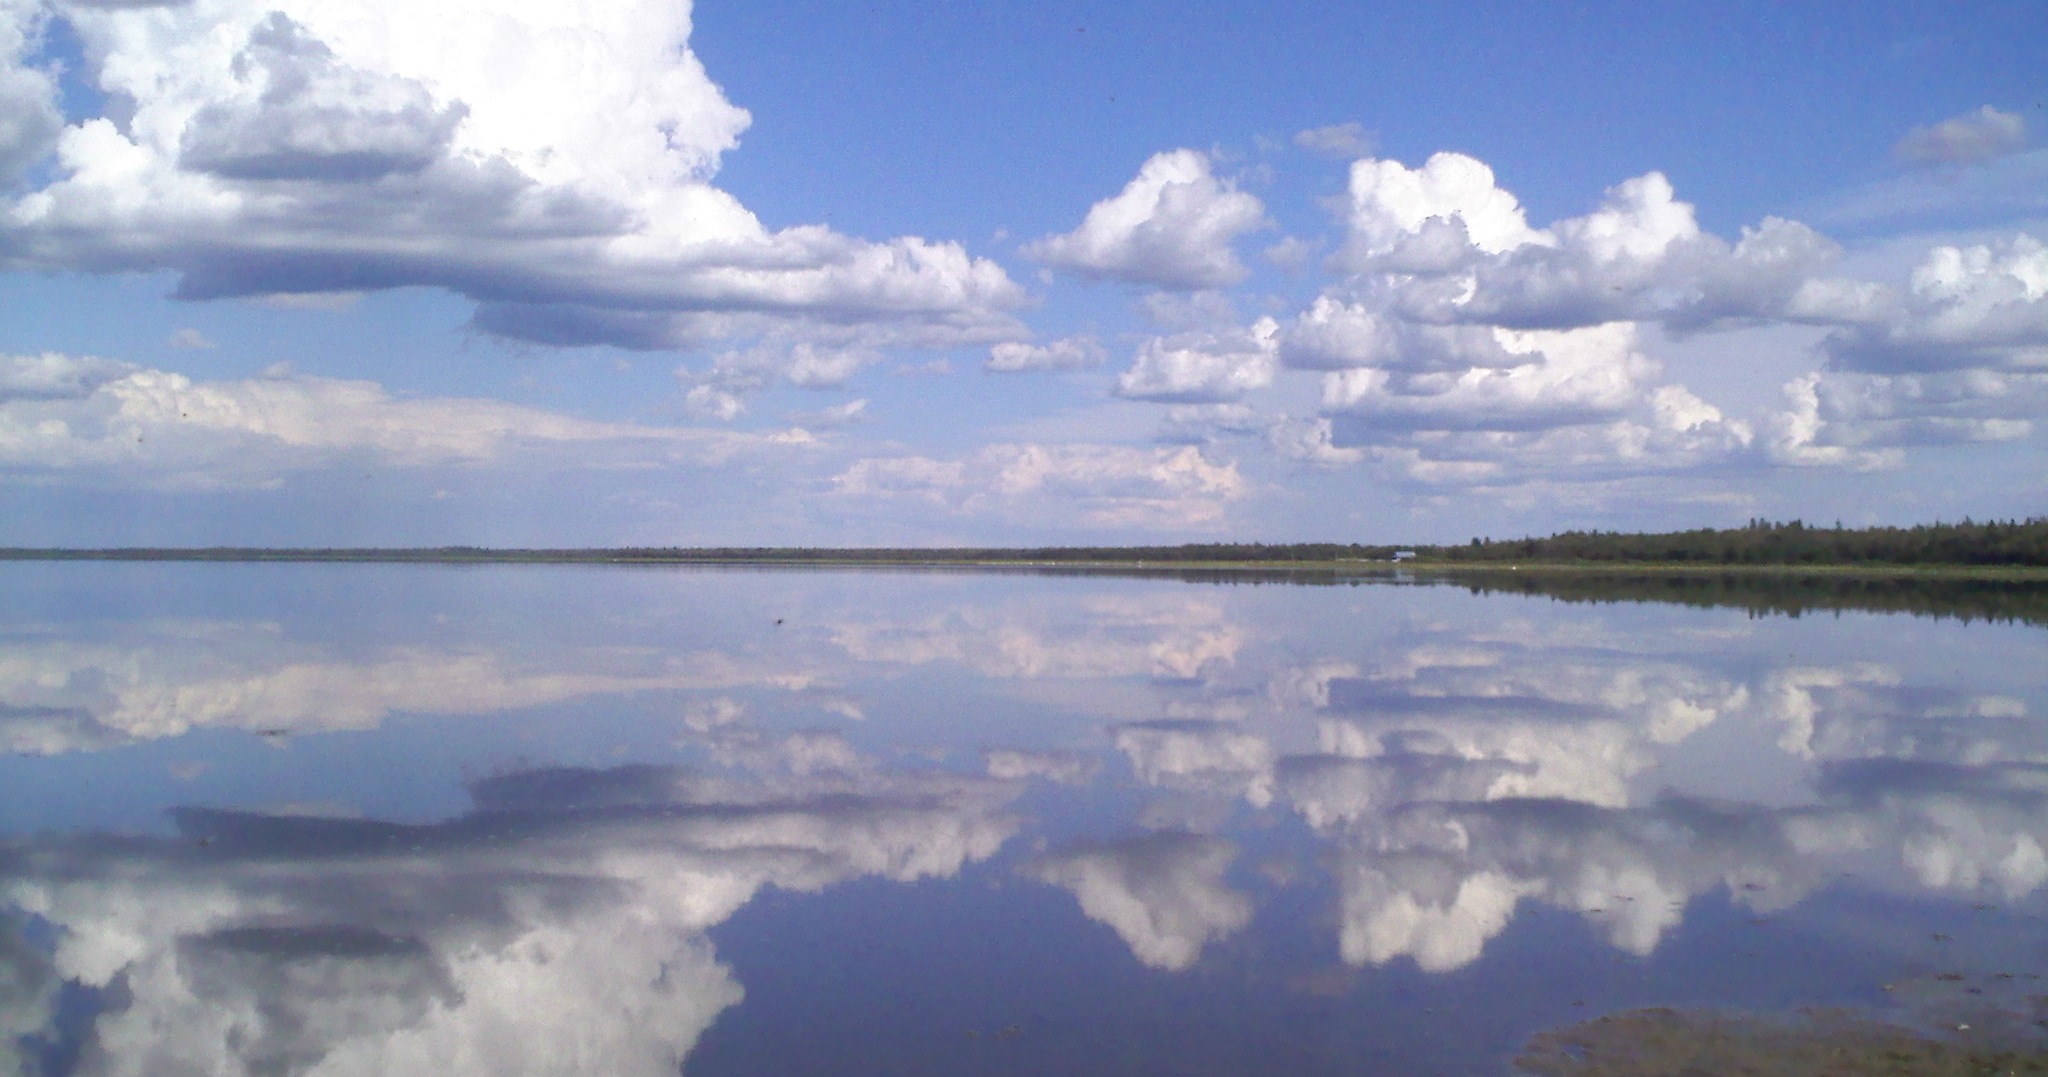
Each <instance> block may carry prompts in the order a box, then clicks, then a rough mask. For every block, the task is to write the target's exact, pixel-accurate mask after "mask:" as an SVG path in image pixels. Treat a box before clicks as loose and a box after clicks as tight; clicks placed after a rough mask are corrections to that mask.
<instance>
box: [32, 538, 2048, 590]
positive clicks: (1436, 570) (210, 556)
mask: <svg viewBox="0 0 2048 1077" xmlns="http://www.w3.org/2000/svg"><path fill="white" fill-rule="evenodd" d="M1044 552H1045V553H1047V554H1051V555H1052V556H1044V557H1019V556H1014V555H1013V551H1001V552H1000V553H998V552H996V551H991V552H990V553H989V554H987V555H982V554H981V553H980V552H979V551H975V550H966V549H962V550H932V551H930V553H929V554H924V555H916V554H912V553H909V552H908V551H894V550H891V551H886V552H884V551H876V552H868V551H862V550H816V551H810V550H796V549H789V550H776V549H749V550H710V549H707V550H687V549H678V550H648V549H481V548H478V549H471V548H420V549H414V548H375V547H363V548H332V549H298V548H278V549H265V548H255V547H193V548H163V547H115V548H103V549H68V548H26V547H13V548H5V549H0V561H16V562H26V561H100V562H138V561H160V562H183V563H202V562H214V563H226V564H429V565H521V564H531V565H622V566H633V565H639V566H671V565H672V566H678V567H690V566H707V567H729V568H780V567H790V568H907V569H916V568H944V569H1031V570H1037V571H1047V570H1053V571H1076V572H1087V571H1114V572H1180V571H1201V572H1232V571H1242V572H1262V573H1301V574H1316V575H1344V576H1353V575H1356V576H1387V575H1396V574H1398V575H1408V576H1424V575H1427V576H1435V577H1444V576H1502V575H1519V574H1544V575H1558V574H1572V575H1594V576H1614V575H1628V574H1638V575H1659V576H1751V577H1789V576H1833V577H1852V576H1853V577H1891V578H1905V579H1975V580H2009V581H2014V582H2035V581H2038V582H2044V583H2048V566H2039V565H2014V564H1983V565H1976V564H1899V563H1886V562H1868V563H1859V562H1811V563H1796V564H1795V563H1778V562H1747V563H1744V562H1732V563H1723V562H1708V561H1539V560H1529V561H1518V562H1509V563H1502V562H1498V561H1486V562H1473V561H1457V560H1435V559H1428V558H1420V557H1418V558H1409V559H1404V560H1400V561H1392V560H1367V559H1352V558H1341V559H1321V560H1309V559H1284V560H1206V559H1205V560H1194V559H1186V560H1183V559H1173V558H1160V559H1155V558H1140V557H1132V558H1110V557H1095V556H1082V557H1061V556H1058V551H1055V550H1046V551H1044Z"/></svg>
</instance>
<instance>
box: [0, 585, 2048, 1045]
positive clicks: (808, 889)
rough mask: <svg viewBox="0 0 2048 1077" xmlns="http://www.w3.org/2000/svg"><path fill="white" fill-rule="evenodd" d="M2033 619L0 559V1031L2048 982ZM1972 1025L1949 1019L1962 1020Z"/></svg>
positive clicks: (843, 1034) (1126, 1015)
mask: <svg viewBox="0 0 2048 1077" xmlns="http://www.w3.org/2000/svg"><path fill="white" fill-rule="evenodd" d="M2044 641H2048V636H2044V632H2043V629H2042V628H2040V627H2038V626H2035V625H2029V624H2026V623H1986V622H1983V621H1975V622H1965V621H1960V620H1953V619H1947V620H1945V619H1939V618H1931V617H1924V616H1909V615H1906V614H1903V613H1895V614H1883V613H1859V612H1844V613H1836V614H1823V615H1819V616H1814V615H1808V616H1804V617H1798V618H1790V617H1778V616H1754V615H1752V614H1750V613H1746V612H1744V611H1742V610H1739V609H1724V608H1693V607H1686V606H1674V605H1655V604H1566V603H1561V602H1555V601H1552V600H1550V599H1548V598H1543V597H1529V596H1523V595H1500V594H1491V595H1477V594H1473V593H1470V592H1468V591H1466V590H1464V589H1461V588H1458V587H1451V586H1440V585H1427V584H1424V583H1419V582H1416V581H1397V580H1386V581H1376V582H1362V583H1358V584H1353V585H1342V586H1290V585H1282V584H1271V585H1260V586H1250V585H1226V584H1218V583H1204V582H1186V581H1177V580H1171V579H1131V578H1113V577H1101V576H1027V575H1003V574H989V573H941V572H906V571H895V572H865V573H856V572H817V571H717V570H642V569H616V568H594V567H531V566H528V567H504V568H447V567H434V566H367V565H163V564H155V565H152V564H129V565H106V564H101V565H76V564H73V565H32V564H13V565H4V566H0V752H4V753H5V754H0V1072H20V1073H24V1074H39V1075H40V1074H50V1075H55V1074H71V1073H82V1074H83V1073H90V1074H99V1073H108V1074H135V1075H151V1077H156V1075H176V1074H187V1073H191V1074H201V1073H204V1074H213V1073H220V1074H241V1073H250V1074H302V1073H303V1074H412V1073H422V1074H434V1075H437V1077H455V1075H468V1074H476V1075H492V1077H498V1075H509V1074H573V1073H591V1074H616V1075H640V1074H650V1075H651V1074H674V1073H676V1072H677V1071H678V1069H679V1068H680V1070H681V1071H682V1072H685V1073H688V1074H691V1075H693V1077H708V1075H723V1074H769V1073H772V1074H813V1073H815V1074H826V1073H832V1074H846V1073H861V1074H866V1073H876V1074H881V1073H972V1074H1043V1073H1077V1074H1097V1073H1099V1074H1170V1073H1171V1074H1179V1073H1188V1074H1253V1073H1275V1072H1287V1073H1301V1074H1314V1073H1345V1074H1363V1073H1481V1074H1502V1073H1508V1072H1512V1065H1513V1064H1512V1062H1511V1060H1512V1059H1513V1058H1514V1056H1515V1055H1516V1053H1517V1052H1518V1051H1519V1050H1520V1049H1521V1048H1522V1047H1523V1045H1524V1044H1525V1043H1527V1042H1528V1041H1529V1039H1530V1037H1531V1036H1532V1035H1536V1034H1538V1033H1541V1032H1544V1031H1545V1030H1555V1029H1559V1028H1563V1027H1566V1026H1571V1025H1574V1024H1576V1023H1579V1022H1585V1021H1588V1020H1591V1019H1593V1018H1596V1017H1599V1016H1600V1015H1603V1014H1610V1013H1617V1012H1621V1011H1629V1010H1635V1009H1639V1008H1643V1007H1650V1006H1668V1007H1677V1008H1683V1009H1693V1008H1701V1009H1706V1010H1713V1011H1717V1012H1718V1011H1729V1012H1733V1011H1746V1012H1762V1013H1787V1012H1791V1011H1793V1010H1795V1009H1797V1008H1799V1007H1806V1006H1841V1007H1848V1008H1851V1009H1854V1010H1859V1011H1863V1012H1867V1013H1870V1014H1873V1015H1876V1016H1879V1017H1882V1018H1884V1019H1887V1020H1896V1021H1900V1022H1905V1023H1909V1024H1914V1025H1915V1026H1916V1027H1931V1026H1933V1025H1936V1024H1941V1025H1942V1026H1943V1027H1953V1026H1954V1025H1956V1024H1964V1023H1969V1022H1970V1021H1971V1020H1973V1019H1974V1020H1976V1021H1977V1022H1978V1023H1979V1024H1980V1026H1981V1025H1982V1024H1983V1023H1984V1022H1985V1021H1986V1020H1987V1018H1986V1017H1984V1016H1980V1015H1981V1014H1984V1013H1986V1012H1992V1011H1995V1012H1996V1013H2002V1014H2004V1015H2005V1016H2006V1017H2008V1018H2013V1019H2014V1020H2018V1018H2024V1017H2026V1016H2027V1015H2028V1013H2029V1011H2028V1010H2027V1007H2028V1006H2030V1005H2034V1004H2036V1003H2037V1002H2039V1001H2040V1000H2039V999H2038V998H2031V999H2030V996H2039V995H2041V994H2043V993H2048V985H2044V984H2043V982H2041V981H2040V976H2041V975H2043V974H2044V973H2048V931H2044V930H2043V925H2044V920H2043V913H2044V911H2048V902H2044V890H2048V887H2044V884H2048V855H2044V845H2048V723H2044V721H2043V716H2044V715H2048V662H2044V661H2043V656H2044V654H2048V648H2044V646H2043V644H2044ZM1959 1015H1960V1016H1959Z"/></svg>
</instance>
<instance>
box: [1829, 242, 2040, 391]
mask: <svg viewBox="0 0 2048 1077" xmlns="http://www.w3.org/2000/svg"><path fill="white" fill-rule="evenodd" d="M1823 350H1824V351H1825V352H1826V353H1827V355H1828V356H1829V357H1830V358H1831V359H1832V360H1834V362H1835V364H1836V365H1837V366H1838V367H1841V368H1846V369H1852V370H1863V371H1871V372H1877V373H1900V372H1911V371H1936V370H1957V369H1969V368H1977V369H1987V370H2012V371H2020V372H2036V373H2038V372H2040V371H2043V370H2048V245H2044V244H2043V243H2042V242H2041V241H2040V240H2038V239H2036V238H2034V237H2033V236H2031V235H2028V234H2026V233H2024V232H2022V233H2018V234H2016V235H2014V236H2013V237H2012V238H2011V239H2010V240H2008V241H2007V242H2005V243H2002V244H1999V245H1997V246H1991V245H1987V244H1978V245H1974V246H1969V247H1956V246H1939V247H1935V248H1933V249H1932V250H1930V251H1928V252H1927V255H1926V257H1925V258H1924V259H1923V260H1922V261H1921V262H1920V264H1919V265H1917V266H1915V267H1914V269H1913V273H1912V276H1911V280H1910V287H1909V289H1908V292H1907V294H1906V295H1905V296H1904V297H1902V298H1901V299H1900V300H1899V301H1897V302H1895V303H1892V304H1889V305H1887V307H1886V309H1884V310H1883V311H1882V312H1880V313H1876V314H1873V315H1871V316H1868V317H1864V318H1859V319H1856V320H1855V322H1853V323H1852V324H1851V325H1849V326H1847V327H1845V328H1844V329H1842V330H1839V331H1837V332H1835V333H1833V334H1831V335H1830V336H1829V337H1828V339H1827V340H1826V342H1825V343H1824V344H1823Z"/></svg>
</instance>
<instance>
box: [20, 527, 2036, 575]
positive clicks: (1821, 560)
mask: <svg viewBox="0 0 2048 1077" xmlns="http://www.w3.org/2000/svg"><path fill="white" fill-rule="evenodd" d="M0 559H5V560H90V561H371V562H414V561H417V562H449V563H460V562H478V563H518V562H548V563H597V564H621V563H626V564H632V563H640V564H818V565H827V564H829V565H863V564H871V565H990V566H1011V565H1017V566H1044V565H1071V566H1077V567H1085V566H1093V565H1117V566H1133V565H1159V566H1173V565H1186V566H1194V565H1201V566H1244V567H1259V568H1264V567H1272V568H1287V567H1302V568H1307V567H1317V568H1322V569H1326V570H1331V569H1335V570H1343V569H1347V568H1348V569H1353V570H1357V569H1362V568H1365V567H1367V566H1372V565H1375V564H1385V563H1387V562H1393V561H1396V560H1400V561H1402V562H1404V563H1407V564H1410V565H1412V566H1414V567H1418V568H1420V567H1425V566H1427V567H1468V566H1469V567H1475V568H1476V567H1483V566H1512V567H1525V568H1533V567H1536V566H1539V565H1540V566H1588V567H1590V566H1621V567H1627V568H1630V569H1638V570H1640V569H1644V568H1650V567H1693V568H1699V567H1706V568H1715V569H1726V568H1742V567H1768V566H1783V567H1789V568H1797V569H1817V568H1825V567H1835V568H1852V569H1857V570H1868V569H1884V568H1891V569H1916V570H1920V569H1944V568H1945V569H1957V568H1969V569H1985V568H2005V569H2024V568H2038V569H2048V517H2037V518H2034V519H2028V520H2023V521H2020V520H2015V521H2003V522H2000V521H1990V522H1982V523H1979V522H1973V521H1969V520H1965V521H1963V522H1961V523H1953V524H1925V525H1921V526H1918V527H1868V528H1843V527H1840V526H1836V527H1833V528H1823V527H1809V526H1807V525H1806V524H1804V523H1801V522H1799V521H1797V520H1794V521H1791V522H1789V523H1773V522H1769V521H1763V520H1756V521H1752V522H1751V523H1749V524H1748V525H1747V526H1744V527H1739V528H1727V529H1722V530H1713V529H1705V528H1702V529H1698V530H1693V531H1675V532H1665V533H1661V534H1621V533H1616V532H1600V531H1567V532H1564V533H1561V534H1557V535H1552V536H1550V537H1548V538H1525V539H1509V540H1494V539H1480V538H1475V539H1473V540H1472V541H1471V542H1470V543H1467V544H1464V545H1450V546H1428V545H1415V546H1404V545H1365V544H1360V543H1348V544H1346V543H1334V542H1298V543H1258V542H1209V543H1185V544H1182V545H1177V546H1048V547H945V548H923V547H859V548H826V547H797V546H754V547H743V546H715V547H618V548H609V549H573V548H572V549H494V548H489V547H480V546H433V547H401V548H350V547H332V548H265V547H237V546H208V547H121V548H109V549H68V548H25V547H13V548H0Z"/></svg>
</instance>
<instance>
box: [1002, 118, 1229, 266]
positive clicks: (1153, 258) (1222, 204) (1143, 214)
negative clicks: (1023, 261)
mask: <svg viewBox="0 0 2048 1077" xmlns="http://www.w3.org/2000/svg"><path fill="white" fill-rule="evenodd" d="M1265 214H1266V209H1265V205H1264V204H1263V203H1261V202H1260V201H1259V200H1258V199H1257V198H1256V197H1254V196H1253V195H1251V194H1248V193H1246V192H1243V191H1240V190H1237V189H1236V188H1235V187H1234V186H1233V185H1232V184H1230V183H1229V182H1228V181H1225V180H1221V179H1218V178H1217V177H1216V175H1215V174H1214V172H1213V171H1212V170H1211V167H1210V162H1209V157H1208V155H1207V154H1204V153H1202V152H1200V151H1198V150H1187V149H1181V150H1169V151H1167V152H1165V153H1160V154H1155V155H1154V156H1153V157H1152V159H1151V160H1148V161H1146V162H1145V164H1144V167H1142V168H1140V169H1139V170H1138V175H1137V178H1135V179H1133V180H1131V182H1130V183H1129V184H1128V185H1126V186H1125V187H1124V189H1123V191H1122V192H1121V193H1119V194H1117V195H1116V196H1115V197H1113V198H1107V199H1104V200H1103V201H1101V202H1097V203H1096V204H1095V206H1094V207H1093V208H1091V209H1090V210H1089V211H1088V216H1087V217H1086V219H1084V220H1083V221H1082V222H1081V227H1079V228H1077V229H1075V230H1074V231H1072V232H1068V233H1066V234H1064V235H1057V236H1047V237H1046V238H1044V239H1041V240H1039V241H1037V242H1035V243H1032V244H1030V245H1028V246H1027V247H1026V248H1025V253H1026V254H1027V255H1029V256H1030V257H1032V258H1035V259H1037V260H1039V261H1041V262H1044V263H1045V264H1047V265H1050V266H1055V267H1058V268H1061V269H1066V270H1070V271H1072V272H1075V273H1080V274H1082V275H1084V276H1090V277H1102V278H1108V279H1112V280H1122V281H1130V282H1133V283H1137V284H1150V285H1154V286H1156V287H1160V288H1170V289H1177V290H1187V291H1193V290H1195V289H1200V288H1215V287H1219V286H1222V285H1226V284H1235V283H1237V282H1238V281H1240V280H1242V279H1244V277H1245V275H1246V270H1245V268H1244V266H1243V264H1242V263H1240V262H1239V261H1238V260H1237V255H1236V253H1235V252H1234V251H1232V249H1231V244H1232V243H1233V242H1234V241H1235V240H1236V239H1237V237H1238V236H1240V235H1243V234H1244V233H1246V232H1249V231H1251V230H1253V229H1255V228H1258V227H1259V226H1260V225H1262V224H1263V223H1264V222H1265Z"/></svg>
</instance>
